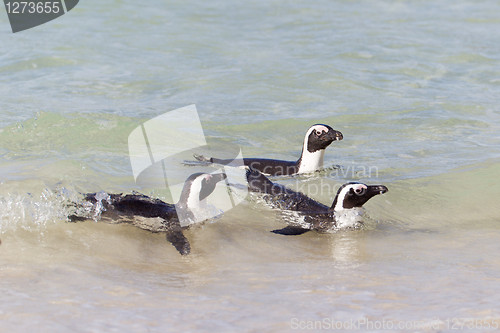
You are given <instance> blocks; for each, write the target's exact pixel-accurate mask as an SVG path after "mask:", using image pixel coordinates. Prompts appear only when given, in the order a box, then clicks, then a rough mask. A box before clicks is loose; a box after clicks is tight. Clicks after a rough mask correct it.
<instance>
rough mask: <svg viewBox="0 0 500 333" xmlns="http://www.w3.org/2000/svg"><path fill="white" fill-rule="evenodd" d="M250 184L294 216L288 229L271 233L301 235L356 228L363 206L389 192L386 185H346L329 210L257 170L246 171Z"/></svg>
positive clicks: (250, 186) (249, 185)
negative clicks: (312, 231)
mask: <svg viewBox="0 0 500 333" xmlns="http://www.w3.org/2000/svg"><path fill="white" fill-rule="evenodd" d="M247 181H248V188H249V190H250V191H252V192H260V193H262V194H263V199H264V200H265V201H266V202H267V203H268V204H270V205H271V206H272V207H273V208H278V209H280V210H283V211H285V212H287V213H288V215H292V216H293V217H294V218H293V219H292V221H289V225H288V226H287V227H285V228H283V229H279V230H273V231H272V232H274V233H276V234H282V235H300V234H303V233H305V232H307V231H310V230H316V231H320V232H328V231H332V230H336V229H341V228H349V227H354V226H356V225H357V224H359V217H358V216H359V209H360V208H361V206H363V204H365V203H366V202H367V201H368V200H370V199H371V198H372V197H374V196H376V195H378V194H383V193H385V192H387V191H388V189H387V187H385V186H384V185H365V184H362V183H354V182H352V183H347V184H344V185H342V186H341V187H340V188H339V190H338V192H337V195H336V197H335V199H334V200H333V203H332V205H331V207H328V206H326V205H324V204H322V203H319V202H317V201H315V200H313V199H311V198H309V197H308V196H307V195H305V194H303V193H301V192H296V191H293V190H291V189H289V188H287V187H285V186H283V185H280V184H277V183H273V182H271V181H270V180H269V179H268V178H267V177H266V176H264V175H263V174H262V173H260V172H259V171H257V170H252V169H249V170H248V171H247ZM289 213H293V214H289ZM285 215H286V214H285Z"/></svg>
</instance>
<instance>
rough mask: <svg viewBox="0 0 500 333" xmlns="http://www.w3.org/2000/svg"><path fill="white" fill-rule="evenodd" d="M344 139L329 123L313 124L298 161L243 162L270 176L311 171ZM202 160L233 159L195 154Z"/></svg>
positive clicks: (247, 160)
mask: <svg viewBox="0 0 500 333" xmlns="http://www.w3.org/2000/svg"><path fill="white" fill-rule="evenodd" d="M342 139H343V135H342V133H341V132H339V131H336V130H334V129H333V128H331V127H330V126H328V125H323V124H316V125H313V126H311V127H310V128H309V129H308V130H307V132H306V135H305V137H304V143H303V145H302V154H301V155H300V158H299V159H298V160H297V161H295V162H294V161H282V160H273V159H267V158H243V164H244V165H246V166H250V167H252V168H253V169H255V170H259V171H260V172H262V173H264V174H266V175H270V176H286V175H293V174H298V173H310V172H314V171H317V170H320V169H321V168H322V167H323V160H324V156H325V149H326V147H328V146H329V145H330V144H331V143H332V142H333V141H337V140H338V141H340V140H342ZM194 157H195V158H196V159H197V160H198V161H201V162H208V163H216V164H224V165H227V164H230V163H231V162H233V161H232V160H229V159H227V160H224V159H218V158H214V157H212V158H206V157H204V156H201V155H196V154H195V155H194Z"/></svg>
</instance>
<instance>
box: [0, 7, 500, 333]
mask: <svg viewBox="0 0 500 333" xmlns="http://www.w3.org/2000/svg"><path fill="white" fill-rule="evenodd" d="M499 13H500V5H499V4H498V3H497V2H495V1H490V0H485V1H460V2H455V3H450V2H448V1H441V0H439V1H404V2H403V1H365V2H350V1H317V2H313V3H303V2H299V1H287V2H282V1H254V2H249V3H239V4H237V3H232V2H229V1H223V0H217V1H212V2H209V3H207V2H200V1H195V2H191V3H186V2H184V1H168V2H164V1H149V2H148V3H147V4H146V3H144V4H142V3H141V4H138V3H136V2H132V1H128V0H124V1H108V2H98V1H92V0H88V1H84V2H80V3H79V4H78V6H77V7H76V8H75V9H73V10H72V11H71V12H69V13H68V14H67V15H64V16H62V17H61V18H59V19H57V20H55V21H53V22H50V23H47V24H45V25H42V26H39V27H37V28H34V29H31V30H27V31H25V32H21V33H16V34H12V33H11V32H10V28H9V26H8V21H7V17H6V15H5V14H2V15H0V38H1V40H2V49H3V50H4V52H2V53H1V54H0V86H1V87H2V89H0V175H1V176H0V177H1V178H0V239H1V245H0V263H1V265H0V276H1V279H0V291H1V293H2V295H3V298H2V303H1V304H0V330H1V331H11V332H25V331H33V330H35V331H43V332H67V331H75V332H103V331H106V332H167V331H168V332H179V331H187V332H192V331H207V332H208V331H210V332H212V331H219V332H234V331H246V332H284V331H293V330H298V331H318V330H321V329H322V330H330V329H334V328H336V329H337V330H338V329H343V330H345V331H347V330H350V331H370V332H377V331H384V330H385V331H387V330H392V331H422V332H438V331H452V330H454V329H457V328H460V329H461V328H463V329H466V330H469V331H478V330H479V329H481V328H483V329H484V328H488V327H499V326H500V311H499V310H498V304H499V303H500V296H499V295H500V290H499V285H500V284H499V282H500V278H499V277H500V259H499V257H498V253H499V246H500V245H499V242H498V239H499V237H500V225H499V224H500V206H498V197H499V194H500V187H499V186H498V179H499V178H500V177H499V176H500V149H499V148H498V147H499V144H500V134H499V133H500V131H499V129H500V110H499V108H498V96H500V56H499V54H500V43H498V41H499V40H500V29H498V27H499V24H500V14H499ZM193 103H194V104H196V105H197V108H198V112H199V115H200V119H201V123H202V126H203V130H204V132H205V135H206V137H207V141H208V142H209V143H210V144H211V145H213V146H216V147H219V149H220V150H221V151H224V149H225V148H228V147H234V146H239V147H241V150H242V153H243V155H244V156H248V157H250V156H259V157H268V158H282V159H290V160H291V159H297V158H298V156H299V154H300V149H301V143H302V141H303V135H304V133H305V132H306V130H307V129H308V128H309V126H310V125H312V124H315V123H326V124H329V125H330V126H332V127H333V128H335V129H337V130H340V131H341V132H342V133H343V134H344V140H343V141H341V142H335V143H333V144H332V146H331V147H329V148H328V149H327V152H326V156H325V164H326V165H328V166H336V167H335V168H330V169H328V170H326V171H323V172H321V173H318V174H315V175H313V176H310V177H293V178H279V179H277V181H279V182H280V183H282V184H285V185H287V186H290V187H292V188H295V189H299V190H302V191H303V192H305V193H308V194H309V195H310V196H312V197H314V198H316V199H317V200H319V201H321V202H323V203H325V204H330V203H331V202H332V200H333V197H334V195H335V193H334V192H333V191H331V190H330V189H332V188H335V186H338V185H339V184H342V183H344V182H347V181H353V180H354V181H363V182H366V183H369V184H384V185H386V186H387V187H388V188H389V192H388V193H386V194H384V195H382V196H378V197H375V198H373V199H372V200H370V202H368V203H367V204H366V212H365V226H364V228H362V229H361V230H354V231H343V232H337V233H335V234H318V233H314V232H310V233H306V234H304V235H301V236H296V237H284V236H280V235H276V234H273V233H270V232H269V231H270V230H273V229H276V228H280V227H283V226H284V225H283V223H282V221H280V219H279V217H278V214H277V213H276V212H274V211H272V210H270V209H268V208H265V207H263V206H262V205H259V204H258V203H257V202H255V201H254V200H247V201H244V202H243V203H241V204H240V205H238V206H236V207H235V208H234V209H232V210H230V211H228V212H226V214H224V215H223V216H222V217H221V218H220V219H218V220H216V221H215V222H214V223H205V224H203V225H197V226H194V227H192V228H190V229H189V230H188V231H186V232H185V234H186V236H187V238H188V239H189V240H190V242H191V247H192V254H191V255H189V256H187V257H181V256H180V255H179V254H178V253H177V251H176V250H175V249H174V248H173V247H172V246H171V245H170V244H169V243H167V242H166V241H165V235H163V234H152V233H149V232H147V231H143V230H139V229H137V228H134V227H132V226H128V225H111V224H105V223H99V222H97V223H96V222H93V221H86V222H81V223H68V222H66V220H65V213H66V206H65V204H66V202H67V200H68V199H71V198H75V197H76V196H78V193H84V192H95V191H100V190H105V191H110V192H131V191H132V190H138V191H141V192H143V193H146V194H151V195H155V196H158V197H160V198H162V199H165V200H167V201H170V202H171V201H172V198H171V196H170V194H169V192H168V191H167V190H165V189H164V188H161V187H156V186H154V184H151V183H145V184H136V183H135V181H134V178H133V174H132V170H131V166H130V161H129V156H128V147H127V138H128V135H129V134H130V132H131V131H132V130H134V129H135V128H136V127H137V126H139V125H140V124H141V123H143V122H144V121H146V120H148V119H152V118H154V117H156V116H158V115H161V114H163V113H165V112H167V111H170V110H173V109H176V108H179V107H183V106H186V105H190V104H193ZM187 134H189V133H187ZM228 149H229V148H228ZM201 150H202V152H203V149H201ZM188 157H189V156H188ZM186 170H192V169H190V167H187V166H181V165H180V166H179V173H180V174H181V173H185V172H190V171H186Z"/></svg>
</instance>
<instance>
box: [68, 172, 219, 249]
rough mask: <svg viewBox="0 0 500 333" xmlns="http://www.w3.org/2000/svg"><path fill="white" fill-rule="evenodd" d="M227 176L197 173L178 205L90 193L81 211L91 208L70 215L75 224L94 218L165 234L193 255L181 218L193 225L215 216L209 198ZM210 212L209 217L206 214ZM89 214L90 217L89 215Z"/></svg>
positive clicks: (186, 184) (142, 197)
mask: <svg viewBox="0 0 500 333" xmlns="http://www.w3.org/2000/svg"><path fill="white" fill-rule="evenodd" d="M224 179H226V175H225V174H223V173H219V174H206V173H195V174H192V175H191V176H189V177H188V178H187V179H186V181H185V182H184V187H183V189H182V192H181V195H180V198H179V202H178V203H177V204H176V205H173V204H169V203H166V202H164V201H162V200H160V199H155V198H151V197H148V196H146V195H143V194H107V193H104V192H99V193H89V194H86V195H85V197H84V202H83V203H81V204H79V205H78V206H80V207H79V208H82V207H86V206H87V208H88V205H91V207H90V210H89V209H87V210H85V209H83V210H82V209H80V210H79V213H76V214H74V215H71V216H70V217H69V218H70V220H72V221H75V220H83V219H88V218H95V217H96V216H99V218H100V219H102V220H104V221H111V222H114V223H131V224H133V225H135V226H137V227H139V228H141V229H145V230H149V231H152V232H165V233H166V238H167V240H168V241H169V242H170V243H172V245H173V246H174V247H175V248H176V249H177V250H178V251H179V252H180V254H183V255H186V254H189V253H190V251H191V246H190V244H189V241H188V239H187V238H186V237H185V236H184V234H183V233H182V231H183V229H185V228H187V227H183V226H182V225H181V221H180V219H179V214H182V217H183V218H185V219H186V218H187V219H188V220H189V221H191V223H194V222H200V221H202V220H204V219H205V218H204V217H205V216H206V217H207V218H209V217H212V216H213V214H212V213H213V212H211V211H210V208H209V207H208V205H207V202H206V199H207V197H208V196H209V195H210V194H211V193H212V192H213V191H214V189H215V187H216V185H217V183H218V182H220V181H221V180H224ZM207 212H208V214H207ZM89 213H90V214H89Z"/></svg>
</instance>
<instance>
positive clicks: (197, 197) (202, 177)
mask: <svg viewBox="0 0 500 333" xmlns="http://www.w3.org/2000/svg"><path fill="white" fill-rule="evenodd" d="M226 177H227V176H226V174H225V173H215V174H208V173H194V174H192V175H191V176H189V177H188V178H187V179H186V181H185V182H184V187H183V189H182V193H181V197H180V199H179V202H184V203H186V205H187V207H188V208H196V207H198V206H199V204H200V202H201V201H203V200H204V199H206V198H207V197H208V196H209V195H210V194H212V192H213V191H214V189H215V186H216V185H217V183H218V182H220V181H221V180H224V179H226Z"/></svg>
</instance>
